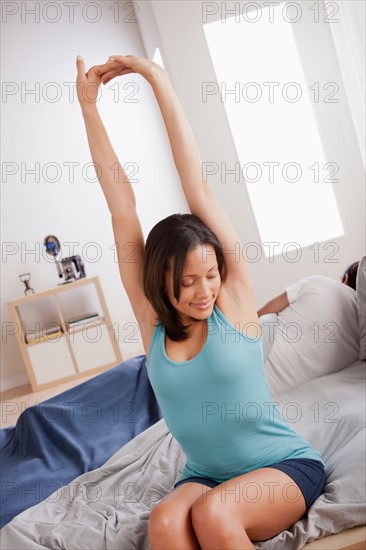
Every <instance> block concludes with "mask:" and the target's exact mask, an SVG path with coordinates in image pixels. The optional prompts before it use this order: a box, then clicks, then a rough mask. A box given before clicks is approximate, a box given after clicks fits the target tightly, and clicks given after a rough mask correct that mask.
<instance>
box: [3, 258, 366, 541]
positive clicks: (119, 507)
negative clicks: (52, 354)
mask: <svg viewBox="0 0 366 550" xmlns="http://www.w3.org/2000/svg"><path fill="white" fill-rule="evenodd" d="M365 281H366V256H364V257H363V258H362V260H361V263H360V268H359V273H358V286H357V289H358V290H357V296H356V293H355V296H354V307H353V306H352V307H353V309H352V311H353V312H354V323H355V324H354V325H353V329H354V334H357V338H358V341H357V346H356V347H355V346H354V345H351V346H348V352H347V354H342V357H343V361H345V364H344V365H343V366H341V368H340V365H339V361H338V363H337V362H336V361H334V363H333V364H334V365H336V367H334V368H335V369H336V370H334V371H333V372H330V365H331V364H332V363H331V362H330V361H328V362H327V363H326V364H325V362H322V364H321V365H317V366H316V375H314V370H312V369H308V370H307V371H306V370H305V371H304V369H302V370H301V372H300V373H299V375H298V376H296V375H294V372H293V370H294V362H295V359H297V362H298V363H299V362H301V357H300V358H299V357H298V356H297V355H296V353H298V352H297V351H296V350H295V347H294V346H293V348H288V354H287V355H290V358H289V357H288V356H287V357H286V360H287V363H288V365H289V366H291V365H292V370H291V372H288V373H287V376H286V373H285V374H284V375H283V377H282V379H281V383H280V385H277V387H276V392H274V391H273V389H272V388H271V389H272V394H273V397H274V401H275V402H276V403H277V404H278V405H277V406H278V407H279V409H280V411H281V412H282V414H284V416H285V417H286V418H287V420H289V421H291V422H292V426H293V427H294V428H295V429H296V431H298V432H299V433H301V434H302V435H303V436H304V437H305V438H306V439H308V441H310V443H311V444H312V445H313V446H314V447H315V448H316V449H318V450H319V451H320V452H321V454H322V456H323V458H324V460H325V463H326V474H327V481H326V487H325V491H324V493H323V494H322V495H321V496H320V497H319V498H318V499H317V501H316V502H315V503H314V504H313V506H312V507H311V509H310V510H309V513H308V514H307V516H306V517H305V518H304V519H302V520H301V521H298V522H297V523H295V524H294V525H293V526H292V527H291V529H289V530H287V531H283V532H282V533H280V534H279V535H277V536H276V537H274V538H272V539H270V540H267V541H262V542H260V543H256V548H257V549H258V550H270V549H275V548H276V549H289V550H300V549H301V548H307V545H308V544H309V543H311V542H312V541H317V540H318V539H321V540H320V542H323V543H324V542H326V541H327V538H328V537H329V536H330V535H334V534H336V533H341V532H345V531H346V530H350V533H352V530H354V528H356V529H357V527H359V526H363V525H365V523H366V517H365V510H366V507H365V501H366V498H365V486H366V480H365V443H366V440H365V416H366V414H365V413H366V410H365V366H366V364H365V359H366V350H365V341H366V335H365V330H366V328H365V321H366V320H365V290H366V283H365ZM337 284H339V283H337ZM339 286H342V287H343V285H339ZM288 313H289V312H287V314H288ZM290 314H291V311H290ZM351 314H352V312H351ZM261 323H262V328H263V336H264V348H265V349H264V354H265V358H266V363H265V365H266V369H267V373H268V380H269V384H270V387H271V385H272V384H273V385H275V384H276V383H277V384H278V377H276V372H275V371H273V361H274V360H273V357H275V355H276V349H282V348H281V345H282V344H283V342H282V344H281V345H280V346H277V344H276V342H277V343H278V342H279V338H280V336H279V333H278V330H277V329H276V332H275V337H274V339H273V341H270V340H271V339H270V338H269V337H268V334H266V330H267V329H268V327H270V326H271V322H269V319H268V318H265V319H263V318H261ZM343 341H344V338H343V339H342V338H340V340H339V345H340V346H342V342H343ZM348 343H349V342H348ZM318 349H319V348H318ZM328 351H329V348H328ZM339 351H340V348H339V347H338V348H337V347H335V349H334V353H336V354H337V357H336V358H337V359H339ZM291 353H292V354H293V360H292V363H291ZM336 358H335V359H336ZM271 362H272V363H271ZM313 362H314V361H313ZM283 365H284V370H286V368H287V367H286V362H285V361H283ZM297 367H298V364H297V365H296V368H297ZM322 369H323V370H324V369H325V370H326V372H323V370H322ZM295 370H296V369H295ZM294 376H295V379H296V383H293V381H291V380H292V378H291V377H294ZM273 380H276V383H275V382H272V381H273ZM281 384H282V385H281ZM72 403H74V405H72ZM76 404H77V405H76ZM127 404H128V407H127V409H126V405H127ZM87 406H89V409H88V408H86V407H87ZM38 407H39V411H38V414H37V415H36V414H35V412H34V411H33V413H32V411H28V413H27V410H26V411H24V412H23V413H22V415H21V417H20V419H19V421H18V423H17V425H16V426H15V427H12V428H8V429H6V430H2V432H3V433H2V442H3V444H2V460H3V472H2V474H3V481H2V509H3V514H2V525H3V527H2V529H1V548H2V549H4V550H5V549H9V550H10V549H13V550H15V549H28V548H29V549H41V548H43V549H44V548H48V549H57V548H60V549H61V548H62V549H70V550H71V549H72V550H79V549H80V550H81V549H88V550H93V549H95V550H102V549H119V550H121V549H123V550H132V549H138V550H147V549H148V548H149V544H148V537H147V526H148V520H149V515H150V511H151V509H152V508H153V506H154V505H155V504H156V503H157V502H159V500H160V499H161V498H163V496H165V495H166V494H167V493H169V492H170V491H171V490H172V489H173V485H174V483H175V482H176V480H177V479H178V477H179V474H180V472H181V471H182V468H183V466H184V463H185V458H186V457H185V453H184V451H183V449H182V448H181V447H180V445H179V443H178V442H177V441H176V440H175V439H174V437H173V436H172V434H171V433H170V432H169V430H168V428H167V426H166V424H165V421H164V418H163V417H162V414H161V411H160V408H159V406H158V404H157V402H156V399H155V396H154V394H153V391H152V389H151V387H150V385H149V381H148V379H147V375H146V357H145V356H144V355H140V356H137V357H135V358H133V359H130V360H128V361H125V362H124V363H122V364H121V365H119V366H118V367H115V368H114V369H111V370H110V371H108V372H106V373H103V374H101V375H99V376H97V377H96V378H94V379H92V380H90V381H88V382H85V383H84V384H81V385H80V386H77V387H76V388H73V389H72V390H69V391H68V392H65V393H63V394H60V395H59V396H57V397H56V398H52V399H51V400H48V401H46V402H44V403H42V404H40V405H39V406H38ZM65 407H66V408H67V412H68V414H67V415H65V414H62V412H63V411H64V410H65ZM30 409H32V408H30ZM47 410H48V411H52V414H51V413H50V412H48V414H46V411H47ZM60 410H61V411H62V412H61V413H60V412H59V411H60ZM70 410H73V411H74V412H75V414H74V415H70V414H69V412H70ZM83 410H84V415H83V413H82V411H83ZM86 410H89V413H88V414H86V413H85V411H86ZM80 411H81V412H80ZM116 411H117V412H116ZM121 411H123V414H122V416H121ZM126 413H127V414H126ZM116 415H117V416H116ZM35 418H36V419H37V420H39V419H40V418H41V423H40V424H38V423H37V422H36V423H35ZM45 418H46V420H45ZM56 418H57V420H55V419H56ZM64 418H67V422H66V423H63V419H64ZM93 418H94V422H93V421H92V419H93ZM52 419H53V420H52ZM126 419H127V420H128V419H129V420H135V421H134V422H128V421H126ZM116 420H117V421H116ZM91 426H92V427H91ZM40 433H41V435H40ZM4 465H5V468H4ZM22 483H23V489H22ZM31 489H32V490H31ZM4 510H5V511H4ZM329 540H331V539H329ZM352 540H353V539H352V537H351V538H347V539H346V541H345V542H342V543H341V545H339V544H336V543H331V542H329V544H330V545H329V546H324V545H323V546H319V548H321V547H322V548H328V549H330V548H344V549H346V548H349V549H351V548H352V549H354V550H355V549H356V548H360V549H361V548H364V547H365V540H364V537H363V536H362V535H361V536H359V539H358V540H360V542H359V543H356V544H351V543H350V541H352ZM312 544H313V545H314V542H313V543H312ZM332 544H334V545H333V546H332ZM310 547H311V544H309V550H310Z"/></svg>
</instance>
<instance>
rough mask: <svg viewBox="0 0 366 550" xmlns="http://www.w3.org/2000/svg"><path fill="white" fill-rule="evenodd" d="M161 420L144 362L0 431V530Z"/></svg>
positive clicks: (132, 362)
mask: <svg viewBox="0 0 366 550" xmlns="http://www.w3.org/2000/svg"><path fill="white" fill-rule="evenodd" d="M161 418H162V413H161V410H160V407H159V405H158V403H157V401H156V398H155V394H154V392H153V389H152V387H151V385H150V382H149V379H148V377H147V371H146V356H145V355H139V356H137V357H133V358H132V359H128V360H127V361H124V362H123V363H121V364H120V365H118V366H117V367H114V368H112V369H110V370H108V371H106V372H103V373H102V374H100V375H99V376H96V377H95V378H92V379H91V380H88V381H87V382H84V383H82V384H80V385H79V386H76V387H74V388H72V389H70V390H68V391H66V392H64V393H61V394H59V395H57V396H56V397H53V398H52V399H48V400H47V401H44V402H43V403H40V404H37V405H35V406H33V407H29V408H28V409H26V410H25V411H24V412H23V413H22V414H21V415H20V417H19V420H18V422H17V424H16V426H14V427H11V428H5V429H3V430H1V431H0V445H1V453H0V459H1V478H2V479H1V513H0V520H1V523H0V527H3V526H4V525H5V524H6V523H8V522H9V521H10V520H11V519H12V518H13V517H15V516H16V515H18V514H19V513H20V512H22V511H23V510H25V509H27V508H30V507H31V506H34V505H35V504H37V503H38V502H40V501H42V500H45V499H46V498H48V497H49V496H50V495H51V494H52V493H54V492H55V491H58V489H59V488H60V487H62V486H63V485H66V484H68V483H70V482H71V481H72V480H73V479H75V478H76V477H78V476H79V475H81V474H83V473H85V472H88V471H90V470H94V469H95V468H99V467H100V466H101V465H102V464H104V462H106V461H107V460H108V459H109V458H110V457H111V456H112V455H113V454H114V453H115V452H116V451H117V450H118V449H120V448H121V447H122V446H123V445H125V444H126V443H127V442H128V441H130V440H131V439H133V438H134V437H135V436H136V435H138V434H139V433H141V432H143V431H144V430H146V429H147V428H149V427H150V426H152V425H153V424H155V423H156V422H157V421H158V420H160V419H161ZM53 498H57V493H56V496H55V495H54V497H53Z"/></svg>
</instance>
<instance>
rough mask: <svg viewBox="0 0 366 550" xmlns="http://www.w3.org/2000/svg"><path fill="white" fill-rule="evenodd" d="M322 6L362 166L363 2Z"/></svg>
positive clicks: (345, 0) (343, 0)
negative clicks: (338, 66)
mask: <svg viewBox="0 0 366 550" xmlns="http://www.w3.org/2000/svg"><path fill="white" fill-rule="evenodd" d="M325 6H326V10H327V13H328V18H329V22H330V23H329V24H330V28H331V31H332V36H333V40H334V45H335V49H336V52H337V56H338V61H339V65H340V69H341V74H342V78H343V83H344V87H345V90H346V94H347V98H348V102H349V106H350V110H351V113H352V118H353V123H354V125H355V130H356V134H357V140H358V144H359V147H360V151H361V155H362V159H363V164H364V166H365V165H366V163H365V118H366V116H365V2H364V1H363V0H340V1H338V2H325ZM336 7H338V8H339V10H338V11H337V13H335V8H336Z"/></svg>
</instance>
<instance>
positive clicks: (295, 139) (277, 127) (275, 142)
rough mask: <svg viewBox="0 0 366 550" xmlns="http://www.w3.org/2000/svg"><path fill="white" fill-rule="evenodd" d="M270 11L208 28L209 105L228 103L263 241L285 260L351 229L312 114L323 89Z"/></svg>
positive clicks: (284, 26) (278, 16)
mask: <svg viewBox="0 0 366 550" xmlns="http://www.w3.org/2000/svg"><path fill="white" fill-rule="evenodd" d="M268 9H269V8H268V7H267V8H266V7H265V8H263V12H262V17H261V19H260V20H259V21H256V22H255V23H250V22H248V21H246V20H245V19H243V18H242V19H241V20H240V22H239V21H238V19H237V18H235V17H230V18H227V19H226V20H225V21H221V20H219V21H215V22H211V23H207V24H205V25H204V32H205V35H206V40H207V44H208V47H209V51H210V54H211V57H212V61H213V65H214V69H215V72H216V77H217V81H216V84H217V86H216V87H215V86H214V85H213V84H212V83H211V87H207V89H206V94H205V90H203V92H204V101H207V102H208V101H210V100H211V101H212V100H214V98H213V97H210V95H214V94H216V95H217V94H219V96H220V97H221V101H222V102H223V104H224V106H225V110H226V114H227V117H228V121H229V125H230V127H231V131H232V135H233V138H234V142H235V146H236V149H237V155H238V159H239V165H240V166H239V168H240V172H241V173H242V174H243V176H244V179H245V181H246V184H247V189H248V193H249V197H250V201H251V204H252V208H253V212H254V216H255V219H256V222H257V226H258V231H259V235H260V238H261V240H262V243H266V242H270V243H273V242H275V243H277V242H278V243H280V245H281V246H280V247H278V248H276V250H278V253H281V250H282V249H283V247H284V246H285V245H286V244H288V243H290V242H291V243H296V247H297V246H298V247H305V246H308V245H311V244H314V243H316V242H321V241H325V240H329V239H332V238H336V237H339V236H341V235H343V234H344V230H343V226H342V222H341V218H340V214H339V210H338V207H337V203H336V199H335V196H334V191H333V187H332V184H333V183H335V182H336V181H338V180H339V178H340V174H339V167H338V166H337V164H336V162H334V159H326V158H325V155H324V151H323V148H322V144H321V141H320V136H319V133H318V129H317V124H316V119H315V116H314V113H313V110H312V101H314V95H311V94H315V93H316V92H317V90H316V89H315V88H314V90H309V84H307V83H306V81H305V78H304V74H303V71H302V67H301V60H300V57H299V55H298V51H297V46H296V43H295V39H294V35H293V32H292V26H291V23H289V22H287V21H286V20H285V19H284V18H283V17H282V16H281V14H282V6H275V7H274V10H275V12H274V16H273V20H274V22H272V23H271V22H270V17H269V14H268V13H266V10H268ZM272 9H273V6H272ZM276 10H277V11H276ZM280 10H281V11H280ZM309 39H310V38H309ZM206 85H207V83H206ZM320 91H322V90H320ZM328 93H329V92H328ZM323 94H324V92H323ZM327 107H329V105H327V104H325V106H324V108H327ZM332 161H333V162H332ZM229 168H230V169H232V166H230V167H228V169H229ZM227 178H230V175H229V176H227ZM208 181H209V180H208ZM264 250H265V252H266V253H267V255H268V254H270V252H269V248H268V247H266V246H265V247H264Z"/></svg>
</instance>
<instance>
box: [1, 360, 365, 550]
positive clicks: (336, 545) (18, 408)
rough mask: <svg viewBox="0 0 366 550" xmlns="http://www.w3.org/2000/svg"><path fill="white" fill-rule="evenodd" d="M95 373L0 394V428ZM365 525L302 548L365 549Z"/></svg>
mask: <svg viewBox="0 0 366 550" xmlns="http://www.w3.org/2000/svg"><path fill="white" fill-rule="evenodd" d="M141 353H143V352H142V351H141V352H140V353H134V354H133V355H131V356H125V357H124V360H126V359H128V358H129V357H133V356H136V355H140V354H141ZM94 376H97V375H89V376H85V378H82V379H80V378H79V379H78V380H76V381H71V382H67V383H66V384H60V385H59V386H54V387H53V388H49V389H47V390H43V391H39V392H32V388H31V386H30V384H27V385H25V386H19V387H18V388H14V389H12V390H8V391H5V392H3V393H2V394H0V404H1V423H0V426H1V428H6V427H8V426H13V425H14V424H16V422H17V420H18V418H19V416H20V414H21V413H22V412H23V411H24V410H25V409H26V408H27V407H31V406H32V405H36V404H37V403H41V402H42V401H45V400H46V399H50V398H51V397H53V396H55V395H57V394H59V393H62V392H63V391H66V390H68V389H70V388H73V387H75V386H77V385H78V384H81V383H83V382H85V381H86V380H89V379H90V378H94ZM365 541H366V526H364V525H363V526H359V527H354V528H353V529H348V530H346V531H343V532H342V533H337V534H336V535H330V536H328V537H324V538H323V539H320V540H315V541H313V542H310V543H308V544H305V546H304V547H303V550H366V542H365Z"/></svg>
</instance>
